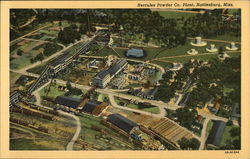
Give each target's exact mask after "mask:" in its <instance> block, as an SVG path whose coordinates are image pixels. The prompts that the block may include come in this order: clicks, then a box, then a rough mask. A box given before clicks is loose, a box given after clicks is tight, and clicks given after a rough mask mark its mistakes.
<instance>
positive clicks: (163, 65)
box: [151, 61, 172, 68]
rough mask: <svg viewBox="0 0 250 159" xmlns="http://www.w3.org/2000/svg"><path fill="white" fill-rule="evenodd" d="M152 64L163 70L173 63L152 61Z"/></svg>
mask: <svg viewBox="0 0 250 159" xmlns="http://www.w3.org/2000/svg"><path fill="white" fill-rule="evenodd" d="M151 63H154V64H157V65H160V66H162V67H163V68H165V67H167V66H171V64H172V62H168V61H166V62H163V61H151Z"/></svg>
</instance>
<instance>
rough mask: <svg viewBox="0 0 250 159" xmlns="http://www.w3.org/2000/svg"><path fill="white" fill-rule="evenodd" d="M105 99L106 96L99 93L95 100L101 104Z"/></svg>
mask: <svg viewBox="0 0 250 159" xmlns="http://www.w3.org/2000/svg"><path fill="white" fill-rule="evenodd" d="M105 97H107V98H108V95H107V94H102V93H100V94H99V95H98V98H97V100H98V101H100V102H103V101H104V98H105Z"/></svg>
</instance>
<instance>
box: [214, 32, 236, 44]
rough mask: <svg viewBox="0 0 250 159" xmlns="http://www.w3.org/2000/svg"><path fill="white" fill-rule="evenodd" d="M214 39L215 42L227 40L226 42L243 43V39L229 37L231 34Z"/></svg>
mask: <svg viewBox="0 0 250 159" xmlns="http://www.w3.org/2000/svg"><path fill="white" fill-rule="evenodd" d="M212 39H214V40H225V41H235V42H240V41H241V37H236V36H233V35H229V34H226V35H220V36H217V37H215V38H212Z"/></svg>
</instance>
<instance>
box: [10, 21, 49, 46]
mask: <svg viewBox="0 0 250 159" xmlns="http://www.w3.org/2000/svg"><path fill="white" fill-rule="evenodd" d="M51 25H52V24H47V25H45V26H43V27H41V28H38V29H36V30H33V31H31V32H29V33H27V34H25V35H23V36H20V37H19V38H16V39H14V40H12V41H10V46H11V45H12V43H14V42H15V41H18V40H20V39H21V38H24V37H26V36H29V35H31V34H33V33H35V32H37V31H39V30H42V29H44V28H47V27H48V26H51Z"/></svg>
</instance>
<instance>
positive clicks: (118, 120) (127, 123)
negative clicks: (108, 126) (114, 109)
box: [107, 113, 138, 134]
mask: <svg viewBox="0 0 250 159" xmlns="http://www.w3.org/2000/svg"><path fill="white" fill-rule="evenodd" d="M107 121H108V122H110V123H112V124H113V125H115V126H116V127H118V128H120V129H121V130H123V131H124V132H126V133H128V134H131V133H132V130H133V129H136V128H138V125H137V124H136V123H134V122H133V121H131V120H129V119H127V118H125V117H124V116H122V115H120V114H117V113H116V114H111V115H109V116H108V118H107Z"/></svg>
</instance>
